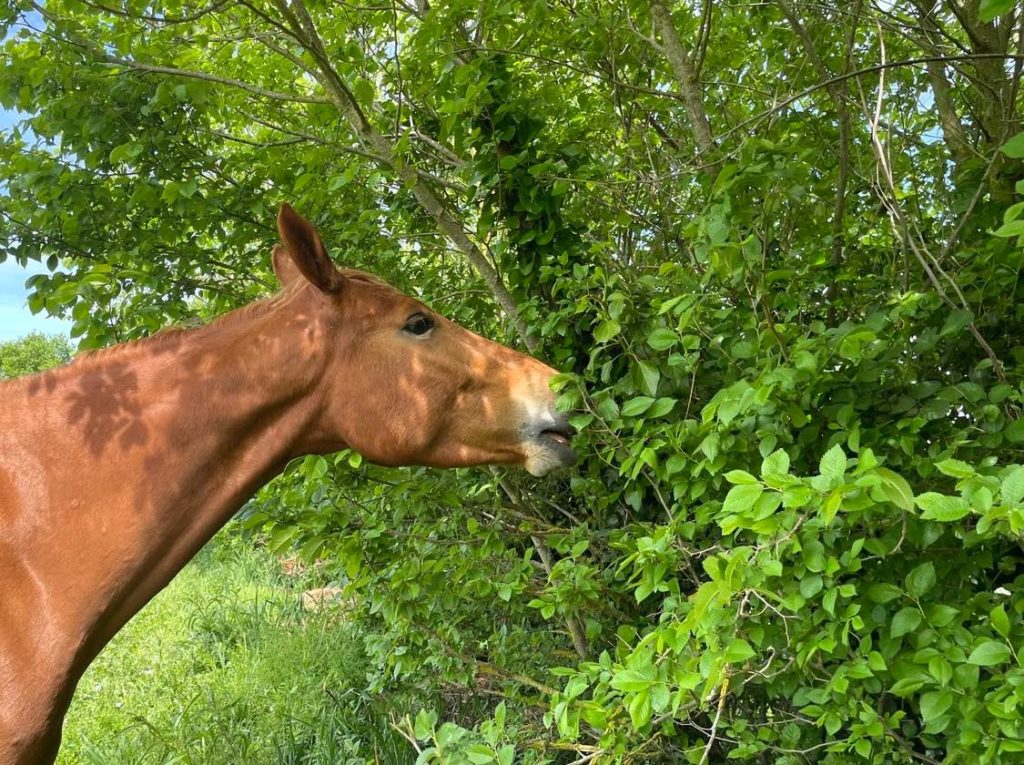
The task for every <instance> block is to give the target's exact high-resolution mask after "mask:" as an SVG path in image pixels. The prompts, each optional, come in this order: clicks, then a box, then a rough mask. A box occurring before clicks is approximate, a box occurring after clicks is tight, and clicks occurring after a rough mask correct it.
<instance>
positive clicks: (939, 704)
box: [921, 689, 953, 722]
mask: <svg viewBox="0 0 1024 765" xmlns="http://www.w3.org/2000/svg"><path fill="white" fill-rule="evenodd" d="M952 705H953V694H952V693H951V692H950V691H948V690H945V689H943V690H941V691H931V692H929V693H924V694H922V695H921V717H922V718H924V721H925V722H928V721H929V720H934V719H935V718H936V717H938V716H939V715H941V714H943V713H945V711H946V710H947V709H949V708H950V707H951V706H952Z"/></svg>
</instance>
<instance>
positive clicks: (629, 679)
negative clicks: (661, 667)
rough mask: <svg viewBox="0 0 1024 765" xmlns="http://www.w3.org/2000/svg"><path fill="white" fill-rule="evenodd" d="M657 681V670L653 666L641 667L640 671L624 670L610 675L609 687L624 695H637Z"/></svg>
mask: <svg viewBox="0 0 1024 765" xmlns="http://www.w3.org/2000/svg"><path fill="white" fill-rule="evenodd" d="M656 679H657V670H655V668H654V665H648V666H646V667H641V668H640V669H624V670H622V671H621V672H616V673H615V674H614V675H612V679H611V686H612V688H614V689H615V690H617V691H623V692H624V693H637V692H638V691H642V690H645V689H646V688H649V687H650V686H651V683H653V682H654V681H655V680H656Z"/></svg>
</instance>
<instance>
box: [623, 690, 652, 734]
mask: <svg viewBox="0 0 1024 765" xmlns="http://www.w3.org/2000/svg"><path fill="white" fill-rule="evenodd" d="M653 711H654V710H653V707H652V706H651V694H650V692H648V691H643V692H641V693H638V694H637V695H636V696H634V697H633V700H632V701H630V702H629V719H630V720H632V721H633V727H634V728H638V729H639V728H642V727H644V726H645V725H647V723H649V722H650V721H651V715H652V714H653Z"/></svg>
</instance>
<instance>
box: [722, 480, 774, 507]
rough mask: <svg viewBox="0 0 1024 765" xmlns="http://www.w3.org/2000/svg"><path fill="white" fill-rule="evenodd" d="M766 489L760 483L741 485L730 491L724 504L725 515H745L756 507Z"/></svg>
mask: <svg viewBox="0 0 1024 765" xmlns="http://www.w3.org/2000/svg"><path fill="white" fill-rule="evenodd" d="M763 491H764V489H763V488H762V487H761V484H759V483H753V484H749V483H746V484H739V485H738V486H733V487H732V488H731V489H729V493H728V494H726V495H725V502H724V503H723V504H722V511H723V512H725V513H745V512H747V511H748V510H749V509H750V508H752V507H753V506H754V503H755V502H757V499H758V497H760V496H761V494H762V492H763Z"/></svg>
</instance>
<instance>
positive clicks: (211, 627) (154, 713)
mask: <svg viewBox="0 0 1024 765" xmlns="http://www.w3.org/2000/svg"><path fill="white" fill-rule="evenodd" d="M307 586H310V587H311V586H315V585H314V583H312V582H311V580H310V577H309V575H308V574H307V575H306V576H305V578H303V577H299V578H291V577H285V576H284V575H283V574H282V573H281V572H280V567H279V566H278V564H277V561H276V560H275V559H274V558H273V557H272V556H270V555H269V554H267V553H265V552H263V551H261V550H256V549H253V548H251V547H249V546H248V545H245V544H243V543H242V542H241V540H239V539H237V538H236V537H229V536H226V535H223V534H222V535H221V536H220V537H219V538H218V539H216V540H215V541H214V542H213V543H211V545H209V546H207V548H205V549H204V550H203V552H202V553H201V554H200V555H199V556H198V557H197V558H196V560H194V561H193V562H192V563H190V564H189V565H188V566H186V568H185V569H184V570H183V571H182V572H181V574H180V575H179V576H178V577H177V578H176V579H175V580H174V582H172V583H171V585H170V586H169V587H168V588H167V589H166V590H164V591H163V592H161V593H160V594H159V595H158V596H157V597H156V598H154V600H153V601H152V602H151V603H150V604H149V605H147V606H146V608H144V609H143V610H142V611H141V612H140V613H139V614H138V615H137V616H136V617H135V618H134V619H133V620H132V621H131V622H130V623H129V624H128V625H127V627H126V628H125V629H124V630H122V631H121V633H119V634H118V635H117V636H116V637H115V639H114V640H113V641H112V642H111V643H110V645H108V646H107V648H106V649H105V650H104V651H103V653H102V654H101V655H100V656H99V657H98V659H97V660H96V661H95V662H94V663H93V665H92V666H91V667H90V668H89V670H88V671H87V672H86V674H85V676H84V677H83V678H82V681H81V682H80V683H79V686H78V691H77V693H76V695H75V699H74V702H73V703H72V705H71V710H70V713H69V714H68V718H67V721H66V722H65V725H64V742H63V746H62V748H61V754H60V757H59V759H58V763H59V764H60V765H111V763H117V764H118V765H143V764H145V765H150V764H152V763H175V764H177V763H183V764H186V765H220V764H221V763H223V764H224V765H227V764H228V763H231V765H238V764H239V763H287V764H291V763H295V764H296V765H297V764H298V763H304V764H309V765H313V764H316V763H324V764H326V763H331V765H334V764H335V763H343V764H344V765H364V764H365V763H373V764H374V765H376V763H388V764H389V765H390V764H392V763H394V764H395V765H402V764H403V763H412V762H413V761H414V760H415V752H414V751H413V750H412V748H411V747H410V746H409V745H408V744H407V743H406V742H405V741H404V740H403V739H402V738H401V737H400V736H399V735H398V734H397V733H396V732H394V731H393V730H392V729H391V728H390V726H389V724H388V716H387V713H386V712H385V710H384V708H383V706H382V703H381V701H380V700H378V699H373V698H370V697H368V696H367V695H366V694H365V693H364V691H363V690H362V689H363V688H365V686H366V673H367V668H368V667H367V660H366V657H365V655H364V653H363V650H362V646H363V642H362V637H361V635H360V634H359V632H358V628H357V627H355V626H354V625H352V624H350V623H346V622H345V620H344V619H343V618H342V617H340V615H339V613H338V611H336V610H332V609H327V610H325V611H323V612H319V613H309V612H306V611H304V610H303V609H302V607H301V600H300V595H301V592H302V591H303V589H304V588H305V587H307Z"/></svg>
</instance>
